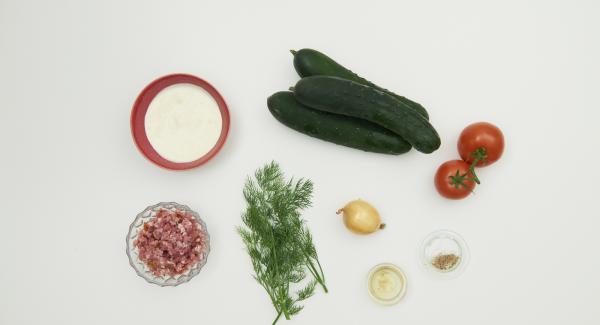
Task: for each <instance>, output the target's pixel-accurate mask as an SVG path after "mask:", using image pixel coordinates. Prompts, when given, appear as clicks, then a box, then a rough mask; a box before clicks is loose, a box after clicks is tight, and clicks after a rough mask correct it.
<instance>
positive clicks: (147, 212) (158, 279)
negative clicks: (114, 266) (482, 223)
mask: <svg viewBox="0 0 600 325" xmlns="http://www.w3.org/2000/svg"><path fill="white" fill-rule="evenodd" d="M161 209H164V210H170V211H177V210H179V211H186V212H189V213H190V214H191V215H192V216H193V217H194V219H196V221H198V223H199V224H200V226H201V227H202V230H203V231H204V234H205V241H204V246H203V247H204V252H203V257H202V259H201V260H199V261H198V262H197V263H196V264H194V265H193V266H192V267H191V268H189V269H188V270H187V271H185V272H183V273H182V274H178V275H175V276H170V275H164V276H156V275H154V274H153V273H152V271H150V269H149V268H148V266H147V265H146V263H144V262H143V261H141V260H140V259H139V256H138V249H137V248H136V247H135V244H134V241H135V239H136V238H137V236H138V233H139V232H140V230H142V229H143V227H144V224H145V223H146V222H148V221H150V220H152V219H153V218H154V217H156V213H157V212H158V211H160V210H161ZM126 242H127V257H128V258H129V264H130V265H131V267H133V269H134V270H135V272H136V273H137V274H138V275H139V276H140V277H142V278H144V280H146V281H148V282H150V283H153V284H156V285H159V286H161V287H167V286H177V285H180V284H182V283H185V282H188V281H190V280H191V279H192V278H193V277H195V276H196V275H198V273H200V270H201V269H202V267H203V266H204V264H206V260H207V259H208V254H209V253H210V236H209V234H208V230H207V229H206V224H205V223H204V221H202V219H200V216H199V215H198V213H197V212H195V211H193V210H191V209H190V208H189V207H188V206H186V205H182V204H178V203H175V202H161V203H158V204H155V205H151V206H149V207H147V208H146V209H144V211H142V212H140V213H139V214H138V215H137V216H136V217H135V220H133V222H132V223H131V226H129V232H128V233H127V238H126Z"/></svg>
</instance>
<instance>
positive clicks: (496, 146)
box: [458, 122, 504, 167]
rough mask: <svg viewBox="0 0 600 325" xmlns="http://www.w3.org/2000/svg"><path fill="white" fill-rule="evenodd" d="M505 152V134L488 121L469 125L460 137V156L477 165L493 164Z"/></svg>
mask: <svg viewBox="0 0 600 325" xmlns="http://www.w3.org/2000/svg"><path fill="white" fill-rule="evenodd" d="M502 152H504V135H502V131H500V129H499V128H497V127H496V126H495V125H493V124H490V123H487V122H479V123H473V124H471V125H469V126H467V127H466V128H465V129H464V130H463V131H462V133H461V134H460V137H459V138H458V153H459V154H460V157H461V158H462V159H463V160H464V161H466V162H468V163H469V164H471V163H473V161H475V160H476V159H477V164H476V165H475V166H477V167H484V166H488V165H491V164H493V163H494V162H496V161H497V160H498V159H500V157H501V156H502Z"/></svg>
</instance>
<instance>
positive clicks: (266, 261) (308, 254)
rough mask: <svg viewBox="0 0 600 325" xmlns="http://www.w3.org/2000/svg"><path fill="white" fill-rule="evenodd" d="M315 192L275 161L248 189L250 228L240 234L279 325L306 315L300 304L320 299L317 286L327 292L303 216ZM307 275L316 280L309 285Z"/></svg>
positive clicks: (244, 218)
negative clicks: (282, 319)
mask: <svg viewBox="0 0 600 325" xmlns="http://www.w3.org/2000/svg"><path fill="white" fill-rule="evenodd" d="M312 191H313V184H312V182H311V181H310V180H305V179H299V180H298V181H296V182H294V179H291V180H289V181H286V180H285V179H284V175H283V173H282V172H281V169H280V168H279V165H278V164H277V163H275V162H271V163H270V164H267V165H265V166H264V167H263V168H261V169H258V170H257V171H256V173H255V175H254V179H252V178H250V177H249V178H248V179H247V181H246V184H245V186H244V198H245V199H246V203H247V207H246V211H245V212H244V213H243V214H242V221H243V223H244V225H245V227H238V229H237V230H238V232H239V234H240V236H241V237H242V239H243V241H244V244H245V245H246V250H247V252H248V255H250V259H251V260H252V266H253V268H254V273H255V274H254V279H256V281H257V282H258V283H259V284H260V285H261V286H262V287H263V288H264V289H265V291H266V292H267V294H268V295H269V298H271V301H272V303H273V306H274V307H275V310H276V311H277V317H276V318H275V320H274V321H273V324H275V323H276V322H277V321H278V320H279V318H280V317H281V315H283V316H284V317H285V318H286V319H290V317H291V316H292V315H295V314H297V313H298V312H300V311H301V310H302V308H303V306H302V305H300V302H301V301H303V300H305V299H307V298H309V297H311V296H312V295H313V294H314V291H315V286H316V285H317V283H318V284H320V285H321V286H322V287H323V290H324V291H325V292H327V287H326V286H325V276H324V274H323V270H322V268H321V264H320V263H319V259H318V256H317V251H316V249H315V246H314V244H313V241H312V236H311V234H310V231H309V230H308V228H307V227H306V225H305V224H304V220H303V219H302V218H301V216H300V211H302V210H303V209H306V208H308V207H309V206H310V205H311V198H312ZM307 271H308V273H310V274H311V275H312V279H311V280H309V281H308V283H306V282H307V281H303V280H304V279H305V278H306V275H307V274H308V273H307ZM290 285H292V288H290ZM295 287H299V288H300V289H299V290H297V291H296V290H294V288H295Z"/></svg>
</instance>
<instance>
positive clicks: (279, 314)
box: [271, 311, 281, 325]
mask: <svg viewBox="0 0 600 325" xmlns="http://www.w3.org/2000/svg"><path fill="white" fill-rule="evenodd" d="M279 317H281V311H279V312H278V313H277V317H275V320H274V321H273V323H272V324H271V325H275V323H277V321H278V320H279Z"/></svg>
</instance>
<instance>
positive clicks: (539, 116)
mask: <svg viewBox="0 0 600 325" xmlns="http://www.w3.org/2000/svg"><path fill="white" fill-rule="evenodd" d="M599 14H600V4H599V2H597V1H570V2H567V1H527V2H525V1H496V2H491V1H490V2H482V1H463V0H459V1H437V2H434V1H419V2H417V1H414V2H410V3H409V2H408V1H389V2H383V1H360V2H359V1H357V2H356V3H355V4H351V3H349V2H348V1H311V0H305V1H293V2H292V1H281V0H277V1H275V0H274V1H243V2H242V1H239V2H237V3H236V2H233V1H210V2H209V1H201V0H194V1H161V2H158V1H95V2H93V3H92V2H91V1H87V2H86V1H66V0H56V1H21V0H0V100H1V105H0V110H1V112H2V114H1V117H0V125H1V127H0V144H1V148H2V155H1V156H2V157H1V159H0V175H1V177H0V184H1V189H0V200H1V202H2V207H3V211H2V213H1V214H0V220H1V222H0V247H1V248H2V256H3V259H2V262H0V265H1V267H0V277H1V278H2V281H0V324H7V325H16V324H61V325H66V324H149V325H150V324H242V323H244V324H245V323H248V324H270V323H271V321H272V320H273V318H274V317H275V312H274V309H273V307H272V306H271V304H270V301H269V299H268V297H267V295H266V293H265V292H264V291H263V290H262V288H261V287H260V286H259V285H258V284H257V283H255V282H254V280H253V279H252V278H251V274H252V270H251V265H250V260H249V258H248V256H247V254H246V253H245V251H244V247H243V244H242V241H241V240H240V238H239V237H238V235H237V234H236V233H235V230H234V228H235V227H236V226H237V225H240V222H241V221H240V213H241V211H242V210H243V209H244V206H245V203H244V200H243V198H242V196H241V189H242V185H243V182H244V179H245V177H246V175H248V174H250V173H252V172H253V171H254V170H255V169H256V168H258V167H260V166H261V165H262V164H264V163H266V162H269V161H271V160H276V161H278V162H279V163H280V164H281V166H282V168H283V169H284V170H285V172H286V173H287V174H288V175H289V176H292V175H293V176H297V177H307V178H310V179H312V180H313V181H314V183H315V186H316V191H315V198H314V207H313V208H311V209H309V210H307V211H306V213H305V214H304V217H305V219H306V220H307V221H308V224H309V226H310V229H311V230H312V232H313V235H314V238H315V242H316V246H317V249H318V252H319V254H320V256H321V262H322V264H323V267H324V270H325V275H326V277H327V282H328V286H329V288H330V289H331V290H330V293H329V294H324V293H323V292H321V291H318V292H317V294H316V295H315V296H314V297H313V298H311V299H309V300H308V301H307V303H306V306H305V309H304V310H303V311H302V312H301V313H300V314H299V315H298V316H297V317H295V318H294V319H293V321H292V322H290V324H474V325H475V324H534V323H535V324H545V325H550V324H596V323H597V322H598V319H599V317H600V309H599V308H598V292H600V278H599V276H598V269H599V268H600V258H599V257H600V256H599V253H598V248H599V247H600V236H599V235H598V229H599V228H600V214H599V212H598V209H597V206H598V195H599V191H598V182H600V173H599V172H598V170H597V166H598V160H599V159H600V154H599V153H598V150H599V149H600V128H599V127H598V121H599V118H600V113H599V112H600V96H598V87H599V85H600V77H599V76H600V61H599V60H598V58H599V57H600V43H599V42H600V35H599V31H600V21H599V20H598V19H597V17H598V15H599ZM302 47H311V48H315V49H319V50H321V51H323V52H325V53H327V54H329V55H330V56H332V57H333V58H335V59H337V60H338V61H340V62H341V63H343V64H345V65H347V66H348V67H350V68H352V69H353V70H355V71H357V72H359V73H360V74H362V75H364V76H367V77H369V78H370V79H372V80H373V81H375V82H377V83H379V84H381V85H383V86H385V87H388V88H391V89H393V90H395V91H396V92H398V93H400V94H403V95H405V96H408V97H409V98H412V99H414V100H416V101H419V102H420V103H422V104H423V105H424V106H425V107H426V108H428V110H429V112H430V115H431V121H432V123H433V125H435V126H436V128H437V130H438V132H439V133H440V135H441V137H442V142H443V145H442V147H441V148H440V149H439V150H438V151H436V152H435V153H433V154H431V155H424V154H420V153H417V152H415V151H414V150H413V151H411V152H410V153H409V154H406V155H403V156H385V155H378V154H369V153H364V152H361V151H358V150H352V149H348V148H344V147H340V146H336V145H333V144H330V143H326V142H323V141H319V140H316V139H313V138H309V137H307V136H304V135H301V134H299V133H297V132H295V131H292V130H290V129H287V128H286V127H284V126H282V125H281V124H279V123H278V122H277V121H276V120H275V119H274V118H273V117H272V116H271V115H270V114H269V112H268V110H267V108H266V98H267V97H268V96H269V95H270V94H272V93H274V92H275V91H278V90H284V89H287V88H288V87H289V86H291V85H293V84H294V83H295V82H296V81H297V79H298V77H297V75H296V73H295V71H294V69H293V66H292V56H291V54H290V53H289V52H288V50H289V49H298V48H302ZM174 72H185V73H190V74H194V75H197V76H200V77H202V78H205V79H206V80H208V81H210V82H211V83H212V84H213V85H214V86H215V87H217V88H218V89H219V90H220V92H221V93H222V94H223V96H224V97H225V99H226V100H227V102H228V104H229V108H230V111H231V115H232V124H231V133H230V137H229V139H228V141H227V143H226V145H225V147H224V148H223V150H222V152H221V153H220V154H219V155H218V156H217V157H216V158H215V159H214V160H212V161H211V162H210V163H208V164H207V165H205V166H203V167H201V168H198V169H195V170H192V171H188V172H172V171H167V170H163V169H160V168H158V167H156V166H154V165H153V164H151V163H150V162H148V161H147V160H146V159H145V158H144V157H142V156H141V155H140V154H139V152H138V151H137V150H136V148H135V146H134V145H133V142H132V139H131V134H130V130H129V114H130V109H131V106H132V104H133V101H134V100H135V98H136V96H137V94H138V93H139V92H140V91H141V90H142V88H143V87H144V86H146V84H148V83H149V82H150V81H152V80H153V79H154V78H157V77H159V76H161V75H165V74H169V73H174ZM480 120H485V121H490V122H493V123H495V124H497V125H498V126H500V127H501V128H502V130H503V131H504V134H505V136H506V143H507V148H506V152H505V155H504V157H503V158H502V160H501V161H499V162H498V163H497V164H495V165H493V166H492V167H489V168H485V169H482V170H481V171H480V177H481V178H482V180H483V184H482V185H481V186H480V187H478V189H477V192H476V194H475V195H474V196H472V197H470V198H468V199H466V200H463V201H458V202H454V201H449V200H445V199H442V198H441V197H440V196H439V195H438V194H437V193H436V191H435V189H434V187H433V180H432V178H433V174H434V172H435V170H436V168H437V166H438V165H439V164H441V163H442V162H444V161H446V160H449V159H455V158H457V157H458V155H457V152H456V140H457V137H458V134H459V133H460V131H461V130H462V128H463V127H465V126H466V125H467V124H469V123H471V122H476V121H480ZM359 197H360V198H363V199H366V200H369V201H370V202H372V203H373V204H374V205H375V206H376V207H377V208H378V209H379V211H380V212H381V214H382V217H383V219H384V221H385V222H386V223H387V225H388V227H387V229H385V230H384V231H381V232H380V233H377V234H374V235H371V236H366V237H358V236H355V235H352V234H350V233H349V232H348V231H346V229H345V228H344V227H343V225H342V223H341V221H340V220H339V217H337V216H336V215H335V213H334V212H335V210H336V209H337V208H339V207H340V206H342V205H343V204H344V203H345V202H346V201H349V200H351V199H355V198H359ZM160 201H176V202H179V203H183V204H187V205H189V206H190V207H192V208H193V209H195V210H196V211H198V212H199V213H200V214H201V215H202V217H203V218H204V220H205V221H206V223H207V225H208V229H209V232H210V234H211V238H212V252H211V254H210V257H209V260H208V263H207V264H206V267H205V269H203V270H202V272H201V273H200V274H199V275H198V276H197V277H196V278H194V279H193V280H192V281H191V282H189V283H186V284H184V285H181V286H179V287H176V288H161V287H158V286H154V285H151V284H148V283H146V282H145V281H144V280H142V279H141V278H139V277H138V276H137V275H136V274H135V272H134V271H133V269H132V268H131V267H130V266H129V264H128V261H127V257H126V255H125V234H126V232H127V229H128V226H129V224H130V223H131V221H132V220H133V218H134V216H135V215H136V214H137V213H138V212H140V211H141V210H143V209H144V208H145V207H146V206H148V205H150V204H154V203H157V202H160ZM437 229H451V230H454V231H456V232H458V233H460V234H461V235H462V236H463V237H464V239H465V240H466V242H467V243H468V245H469V247H470V250H471V261H470V264H469V266H468V268H467V269H466V270H465V272H464V273H463V274H462V275H461V276H460V277H458V278H456V279H452V280H439V279H434V278H431V277H429V276H428V275H427V274H426V273H424V272H423V270H422V269H421V268H420V267H419V265H418V258H417V256H418V247H419V245H420V242H421V240H422V239H423V238H424V237H425V236H426V235H427V234H428V233H430V232H431V231H434V230H437ZM382 262H391V263H394V264H397V265H398V266H400V267H401V268H402V269H403V270H404V271H405V273H406V275H407V278H408V291H407V295H406V296H405V298H404V299H403V300H402V301H401V302H400V303H399V304H397V305H395V306H392V307H382V306H379V305H377V304H375V303H374V302H372V301H371V300H370V297H369V296H368V294H367V291H366V276H367V273H368V271H369V269H370V268H371V267H372V266H374V265H375V264H377V263H382ZM280 322H281V323H282V324H284V323H286V322H285V320H281V321H280Z"/></svg>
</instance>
